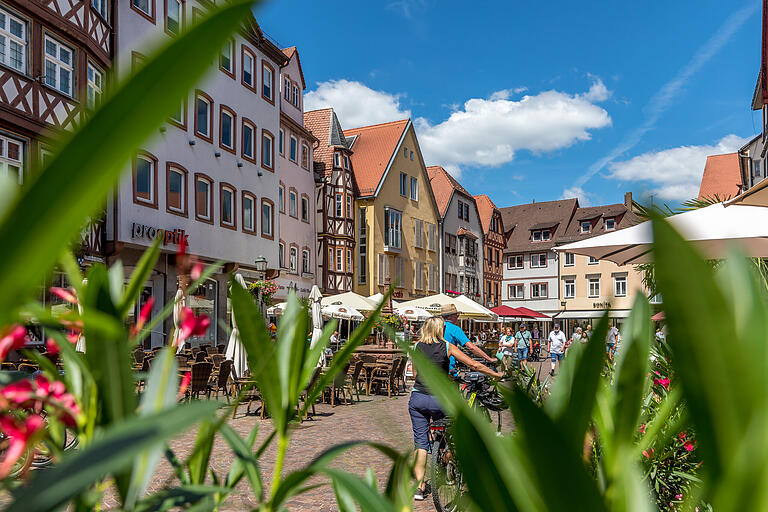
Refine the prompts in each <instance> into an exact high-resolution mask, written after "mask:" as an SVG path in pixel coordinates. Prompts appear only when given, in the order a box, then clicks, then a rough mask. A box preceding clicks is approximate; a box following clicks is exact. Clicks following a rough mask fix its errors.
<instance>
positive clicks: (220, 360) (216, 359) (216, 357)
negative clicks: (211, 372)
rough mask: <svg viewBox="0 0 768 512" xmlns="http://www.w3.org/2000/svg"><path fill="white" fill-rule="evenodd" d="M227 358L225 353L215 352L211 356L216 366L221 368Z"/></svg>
mask: <svg viewBox="0 0 768 512" xmlns="http://www.w3.org/2000/svg"><path fill="white" fill-rule="evenodd" d="M226 358H227V356H225V355H224V354H213V355H212V356H211V362H212V363H213V367H214V368H217V369H218V368H219V367H220V366H221V365H222V363H223V362H224V360H225V359H226Z"/></svg>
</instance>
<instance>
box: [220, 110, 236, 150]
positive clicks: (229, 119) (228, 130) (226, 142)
mask: <svg viewBox="0 0 768 512" xmlns="http://www.w3.org/2000/svg"><path fill="white" fill-rule="evenodd" d="M234 134H235V120H234V118H233V116H232V114H231V113H230V112H229V111H227V110H223V109H222V111H221V141H220V142H221V145H222V146H224V147H226V148H229V149H234V148H235V141H234V138H235V135H234Z"/></svg>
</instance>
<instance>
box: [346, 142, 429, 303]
mask: <svg viewBox="0 0 768 512" xmlns="http://www.w3.org/2000/svg"><path fill="white" fill-rule="evenodd" d="M352 149H353V150H354V147H353V148H352ZM404 151H407V152H408V154H407V156H406V155H405V154H404ZM411 152H413V159H411V156H410V155H411ZM401 172H403V173H405V174H406V175H407V176H408V185H409V188H408V194H410V178H411V177H415V178H416V179H417V180H418V191H419V194H418V200H417V201H413V200H411V199H410V198H409V197H410V196H407V197H403V196H401V195H400V173H401ZM380 187H381V188H380V190H379V193H378V195H377V196H376V197H375V198H372V199H371V198H363V199H362V200H358V201H357V208H358V209H359V208H361V207H362V208H365V219H366V223H367V228H368V233H369V237H368V239H369V242H368V251H367V255H368V265H367V266H368V270H369V272H368V275H367V280H366V283H360V282H359V279H358V276H357V275H356V276H355V291H356V292H357V293H360V294H363V295H373V294H375V293H378V292H384V291H385V290H386V287H385V286H384V285H383V284H380V279H379V274H378V269H379V257H378V255H379V254H384V255H386V257H387V258H388V260H389V262H390V266H389V269H390V273H389V274H390V277H392V282H393V283H394V281H395V274H394V269H395V266H394V265H395V263H394V258H395V257H400V258H403V260H404V262H403V276H402V280H401V282H400V283H399V284H398V288H397V289H396V291H395V297H396V298H397V299H400V300H409V299H413V298H417V297H423V296H425V295H430V294H432V293H436V292H437V291H438V277H439V276H438V275H437V274H438V273H439V268H438V265H439V257H438V243H437V242H436V243H435V247H434V249H435V250H428V248H427V247H428V240H427V238H428V236H427V233H428V228H427V223H431V224H434V225H435V238H438V236H437V230H438V213H437V209H436V207H435V202H434V199H433V198H432V196H431V191H430V185H429V177H428V176H427V171H426V168H425V166H424V164H423V160H422V158H421V155H420V154H419V148H418V143H417V142H416V135H415V133H414V130H413V127H410V128H409V129H408V130H407V132H406V134H405V136H404V137H403V140H402V142H401V144H400V145H398V146H397V150H396V154H395V158H394V161H393V162H392V165H391V167H390V169H389V171H388V173H387V175H386V177H385V178H384V182H383V184H381V185H380ZM385 207H392V208H395V209H397V210H400V211H401V212H402V219H403V221H402V227H401V231H402V235H401V236H402V249H401V250H400V251H399V252H398V251H388V252H385V247H384V209H385ZM416 219H419V220H422V221H424V228H423V230H424V233H423V240H424V243H423V245H424V248H417V247H416V245H415V231H414V220H416ZM356 222H359V214H358V215H357V216H356ZM356 232H359V231H358V230H357V229H356ZM417 261H418V262H422V263H423V270H422V272H423V276H424V277H423V280H424V286H423V288H422V289H418V288H416V278H415V275H414V271H415V268H414V263H415V262H417ZM428 265H434V267H433V269H434V273H435V278H434V279H433V288H434V289H433V290H429V283H428V282H427V280H428V276H427V274H428Z"/></svg>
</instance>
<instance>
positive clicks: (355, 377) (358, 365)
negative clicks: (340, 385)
mask: <svg viewBox="0 0 768 512" xmlns="http://www.w3.org/2000/svg"><path fill="white" fill-rule="evenodd" d="M363 364H365V363H364V362H363V361H362V360H360V359H358V360H357V361H354V362H353V363H352V366H351V367H350V371H349V372H348V373H347V375H346V378H345V379H344V392H345V393H349V401H350V402H353V400H352V391H354V392H355V395H356V396H357V401H358V402H359V401H360V386H359V385H358V381H359V380H360V374H361V373H362V371H363Z"/></svg>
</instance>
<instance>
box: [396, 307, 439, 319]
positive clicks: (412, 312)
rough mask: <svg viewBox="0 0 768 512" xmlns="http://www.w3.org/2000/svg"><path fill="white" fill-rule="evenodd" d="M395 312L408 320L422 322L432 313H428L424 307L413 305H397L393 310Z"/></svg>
mask: <svg viewBox="0 0 768 512" xmlns="http://www.w3.org/2000/svg"><path fill="white" fill-rule="evenodd" d="M395 313H397V314H398V315H400V316H404V317H405V318H407V319H408V321H409V322H424V321H426V320H427V318H431V317H432V313H430V312H429V311H427V310H426V309H424V308H419V307H413V308H404V307H399V308H397V309H396V310H395Z"/></svg>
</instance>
